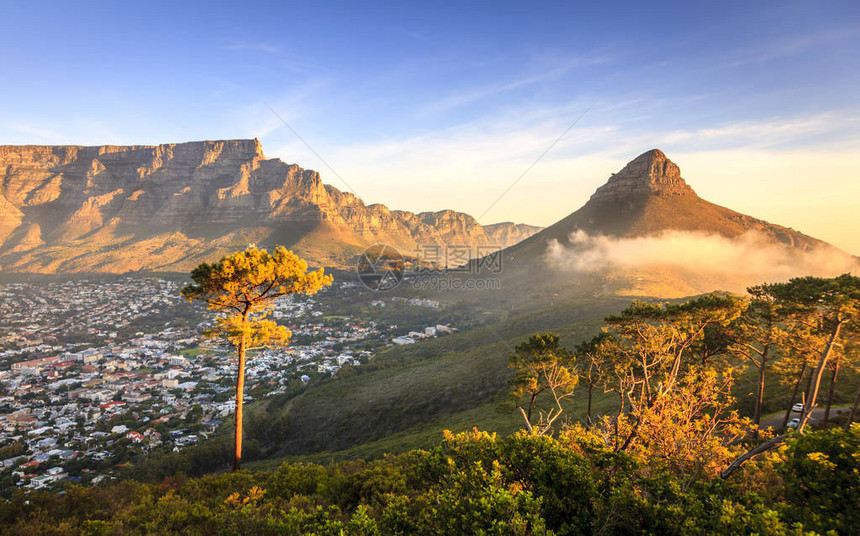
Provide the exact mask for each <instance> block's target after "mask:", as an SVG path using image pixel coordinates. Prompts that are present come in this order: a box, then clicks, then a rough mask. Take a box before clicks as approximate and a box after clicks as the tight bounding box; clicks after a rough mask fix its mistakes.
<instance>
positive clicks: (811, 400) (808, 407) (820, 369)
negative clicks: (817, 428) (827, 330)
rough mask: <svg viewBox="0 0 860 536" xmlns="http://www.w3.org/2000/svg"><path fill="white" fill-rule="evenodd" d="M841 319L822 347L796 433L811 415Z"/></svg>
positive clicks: (801, 430) (840, 325)
mask: <svg viewBox="0 0 860 536" xmlns="http://www.w3.org/2000/svg"><path fill="white" fill-rule="evenodd" d="M842 324H843V322H842V321H839V320H837V324H836V327H835V328H834V329H833V332H832V333H831V334H830V339H828V340H827V346H825V347H824V352H822V354H821V359H819V360H818V366H817V367H816V369H815V373H814V374H813V376H814V377H815V381H814V382H813V383H812V389H811V390H810V391H809V396H807V397H806V403H805V404H804V405H803V414H802V415H801V418H800V426H798V427H797V433H799V434H802V433H803V427H804V426H806V422H807V421H808V420H809V417H811V416H812V410H813V409H814V408H815V399H816V398H818V389H819V387H821V377H822V376H823V375H824V367H825V366H827V360H828V359H830V353H831V352H832V351H833V344H834V343H835V342H836V339H837V338H838V337H839V332H840V330H841V329H842Z"/></svg>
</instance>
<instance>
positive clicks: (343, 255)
mask: <svg viewBox="0 0 860 536" xmlns="http://www.w3.org/2000/svg"><path fill="white" fill-rule="evenodd" d="M538 230H540V228H539V227H534V226H530V225H522V224H514V223H499V224H494V225H486V226H482V225H480V224H479V223H478V222H477V221H475V219H474V218H473V217H471V216H469V215H468V214H463V213H460V212H455V211H450V210H443V211H439V212H422V213H419V214H414V213H411V212H406V211H399V210H390V209H388V208H387V207H385V206H384V205H379V204H374V205H365V204H364V202H363V201H362V200H361V199H359V198H358V197H356V196H355V195H353V194H351V193H347V192H342V191H340V190H338V189H337V188H335V187H333V186H330V185H326V184H323V183H322V181H321V179H320V175H319V173H317V172H316V171H312V170H307V169H302V168H301V167H299V166H298V165H296V164H286V163H284V162H282V161H281V160H279V159H267V158H266V157H265V155H264V154H263V150H262V147H261V145H260V142H259V141H258V140H256V139H254V140H226V141H201V142H189V143H177V144H165V145H157V146H110V145H105V146H98V147H82V146H33V145H27V146H0V270H3V271H9V272H43V273H53V272H83V271H97V272H126V271H130V270H132V271H137V270H182V271H184V270H187V269H188V268H190V267H193V266H194V265H196V264H197V263H199V262H202V261H204V260H208V261H211V260H215V259H217V258H219V257H220V256H221V255H223V254H225V253H227V252H230V251H233V250H235V249H237V248H242V247H244V246H246V245H247V244H249V243H256V244H260V245H264V246H273V245H275V244H284V245H287V246H288V247H291V248H292V249H294V250H295V251H296V252H297V253H298V254H299V255H302V256H304V257H306V258H308V259H309V261H310V262H311V263H312V264H317V265H328V266H343V265H345V264H347V263H348V262H349V259H351V258H352V257H353V256H354V255H355V254H356V253H358V252H360V251H361V250H362V249H363V248H364V247H366V246H368V245H371V244H374V243H386V244H390V245H393V246H395V247H397V248H400V249H402V250H404V251H414V250H415V249H416V245H417V244H422V245H425V244H460V245H469V246H479V245H500V246H502V247H506V246H510V245H512V244H514V243H516V242H518V241H520V240H522V239H524V238H527V237H528V236H531V235H532V234H534V233H535V232H537V231H538Z"/></svg>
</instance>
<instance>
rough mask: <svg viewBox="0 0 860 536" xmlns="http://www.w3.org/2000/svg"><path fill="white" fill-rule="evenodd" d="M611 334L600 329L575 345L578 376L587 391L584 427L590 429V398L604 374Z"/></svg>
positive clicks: (591, 423)
mask: <svg viewBox="0 0 860 536" xmlns="http://www.w3.org/2000/svg"><path fill="white" fill-rule="evenodd" d="M611 337H612V336H611V335H610V334H609V333H608V332H606V331H601V332H600V333H599V334H597V335H595V336H594V337H592V338H591V339H590V340H588V341H583V342H581V343H580V344H578V345H577V346H576V359H577V361H579V363H580V366H579V369H578V372H579V378H580V379H581V380H582V381H583V382H585V388H586V390H587V393H588V402H587V403H586V407H585V428H586V430H588V429H590V428H591V426H592V425H593V424H594V422H593V420H592V416H591V400H592V394H593V392H594V387H595V386H596V385H598V384H599V383H600V382H602V381H603V379H604V376H605V374H606V370H605V369H606V364H607V358H606V354H607V352H608V351H609V350H608V349H609V347H610V344H609V343H610V339H611Z"/></svg>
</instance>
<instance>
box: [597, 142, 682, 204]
mask: <svg viewBox="0 0 860 536" xmlns="http://www.w3.org/2000/svg"><path fill="white" fill-rule="evenodd" d="M652 195H656V196H660V197H673V196H695V195H696V192H694V191H693V189H692V188H690V186H689V185H687V183H686V182H684V179H682V178H681V170H680V169H679V168H678V166H677V165H676V164H675V163H674V162H672V161H671V160H669V159H668V158H667V157H666V155H665V154H663V151H661V150H660V149H651V150H650V151H647V152H645V153H642V154H641V155H639V156H637V157H636V158H634V159H633V160H631V161H630V163H628V164H627V165H626V166H624V169H622V170H621V171H619V172H618V173H614V174H613V175H612V176H611V177H610V178H609V180H608V181H607V182H606V184H604V185H603V186H601V187H600V188H598V189H597V191H596V192H594V195H592V196H591V201H603V200H614V199H626V198H630V197H645V196H652Z"/></svg>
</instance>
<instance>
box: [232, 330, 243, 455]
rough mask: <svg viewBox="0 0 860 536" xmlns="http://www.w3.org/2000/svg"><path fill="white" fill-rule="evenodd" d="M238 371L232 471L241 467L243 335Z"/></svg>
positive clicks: (240, 343) (240, 342)
mask: <svg viewBox="0 0 860 536" xmlns="http://www.w3.org/2000/svg"><path fill="white" fill-rule="evenodd" d="M238 354H239V371H238V373H237V377H236V434H235V441H234V456H233V471H238V470H239V469H240V466H241V465H242V404H243V403H244V401H245V333H244V332H242V338H241V339H240V340H239V351H238Z"/></svg>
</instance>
